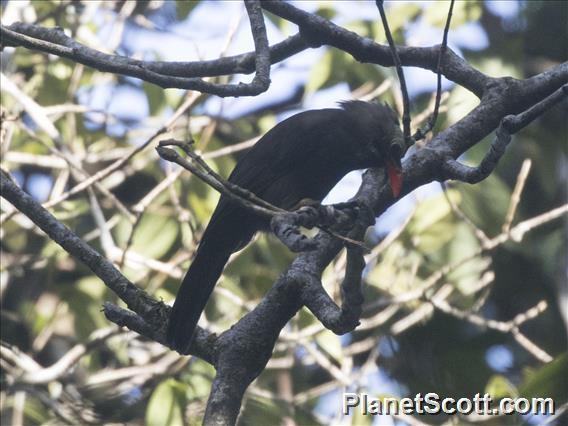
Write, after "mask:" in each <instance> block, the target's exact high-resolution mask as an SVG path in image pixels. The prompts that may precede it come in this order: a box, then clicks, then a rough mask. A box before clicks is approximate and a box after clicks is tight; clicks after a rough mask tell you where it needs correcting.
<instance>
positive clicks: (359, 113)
mask: <svg viewBox="0 0 568 426" xmlns="http://www.w3.org/2000/svg"><path fill="white" fill-rule="evenodd" d="M341 107H342V108H343V109H344V110H345V111H346V112H347V113H348V114H349V115H350V116H351V118H352V119H353V120H354V122H355V123H356V126H357V133H358V134H359V137H360V138H361V139H362V142H363V144H364V149H363V151H364V153H363V155H366V156H367V160H366V161H367V162H368V167H384V168H385V169H386V172H387V175H388V178H389V184H390V187H391V190H392V193H393V196H394V197H395V198H396V197H398V195H399V194H400V190H401V189H402V165H401V163H400V161H401V158H402V157H403V155H404V153H405V152H406V149H407V146H406V144H405V139H404V135H403V133H402V131H401V130H400V123H399V120H398V116H397V115H396V113H395V112H394V111H393V110H392V109H391V108H390V107H389V106H388V105H387V104H386V103H384V104H381V103H375V102H363V101H347V102H342V103H341Z"/></svg>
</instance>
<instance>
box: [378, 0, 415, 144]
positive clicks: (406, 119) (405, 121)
mask: <svg viewBox="0 0 568 426" xmlns="http://www.w3.org/2000/svg"><path fill="white" fill-rule="evenodd" d="M375 3H376V5H377V7H378V8H379V13H380V14H381V20H382V21H383V27H384V29H385V35H386V37H387V40H388V42H389V46H390V49H391V54H392V60H393V63H394V65H395V67H396V73H397V75H398V80H399V82H400V90H401V92H402V102H403V106H404V110H403V113H402V127H403V131H404V139H405V140H406V143H407V146H410V144H411V136H410V101H409V99H408V89H407V88H406V80H405V78H404V70H403V69H402V64H401V62H400V58H399V56H398V51H397V50H396V45H395V44H394V40H393V38H392V34H391V32H390V28H389V23H388V20H387V16H386V14H385V9H384V5H383V0H375Z"/></svg>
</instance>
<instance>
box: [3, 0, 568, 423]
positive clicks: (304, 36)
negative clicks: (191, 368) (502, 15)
mask: <svg viewBox="0 0 568 426" xmlns="http://www.w3.org/2000/svg"><path fill="white" fill-rule="evenodd" d="M260 6H261V7H262V8H264V9H265V10H267V11H269V12H271V13H274V14H276V15H278V16H280V17H282V18H284V19H287V20H289V21H290V22H293V23H295V24H297V25H298V27H299V34H298V35H296V36H293V37H291V38H289V39H287V40H286V41H284V42H282V43H279V44H277V45H274V46H273V47H272V48H269V47H268V43H267V42H265V40H264V37H265V30H264V29H263V24H261V20H260V18H261V16H259V3H258V2H248V3H247V11H248V12H249V18H250V21H251V29H252V31H253V33H254V34H255V42H257V44H256V54H251V53H248V54H244V55H239V56H235V57H230V58H224V59H219V60H216V61H207V62H204V63H199V64H198V63H189V64H187V63H186V64H185V65H186V66H185V67H184V65H182V63H173V64H165V63H155V62H144V61H133V60H130V59H127V58H123V57H119V56H115V55H105V54H102V53H101V52H97V51H93V50H92V49H88V48H86V47H85V46H82V45H80V44H79V43H77V42H75V41H74V40H72V39H70V38H68V37H67V36H65V35H64V34H63V31H62V30H60V29H45V28H41V27H38V26H29V25H24V24H14V25H12V26H10V27H2V30H1V31H2V33H1V34H2V37H3V43H4V45H12V46H16V45H19V46H25V47H28V48H30V49H36V50H41V51H44V52H49V53H54V54H56V55H59V56H62V57H67V58H70V59H73V60H75V61H77V62H79V63H83V64H86V65H89V66H92V67H95V68H97V69H100V70H102V71H108V72H115V73H121V74H126V75H132V76H135V77H138V78H142V79H144V80H147V81H150V82H153V83H156V84H159V85H161V86H162V87H181V88H191V89H194V90H201V91H203V92H207V93H213V94H217V95H219V96H241V95H254V94H257V93H260V92H261V91H263V90H266V88H267V85H268V81H269V80H268V75H267V74H268V71H267V69H268V68H269V67H268V62H270V63H275V62H277V61H278V60H282V59H283V58H285V57H288V56H290V55H292V54H294V53H297V52H299V51H301V50H304V49H306V48H307V47H319V46H322V45H329V46H333V47H335V48H338V49H341V50H343V51H345V52H348V53H349V54H351V55H352V56H353V57H354V58H355V59H357V60H358V61H359V62H368V63H374V64H378V65H382V66H393V59H392V55H391V51H390V49H389V48H388V47H387V46H382V45H379V44H377V43H374V42H373V41H371V40H369V39H366V38H364V37H360V36H359V35H357V34H355V33H353V32H351V31H348V30H346V29H344V28H341V27H339V26H337V25H335V24H333V23H332V22H330V21H329V20H326V19H324V18H322V17H319V16H316V15H313V14H311V13H308V12H304V11H302V10H300V9H297V8H295V7H294V6H292V5H290V4H288V3H284V2H272V1H267V2H262V3H261V4H260ZM397 51H398V53H399V56H400V61H401V64H402V65H405V66H417V67H421V68H425V69H429V70H431V71H433V72H435V71H436V70H437V69H440V72H441V74H442V75H444V76H445V77H446V78H448V79H450V80H452V81H454V82H456V83H457V84H460V85H462V86H463V87H465V88H467V89H468V90H470V91H471V92H473V93H474V94H476V95H477V96H478V97H479V98H480V103H479V105H478V106H477V107H476V108H474V109H473V110H472V111H471V112H470V113H468V114H467V115H466V116H465V117H463V118H462V119H461V120H459V121H458V122H457V123H455V124H454V125H452V126H451V127H449V128H448V129H446V130H445V131H443V132H441V133H439V134H438V135H436V136H435V137H434V138H433V140H432V141H431V142H430V143H429V144H428V145H426V146H425V147H422V148H417V149H416V150H415V151H414V152H413V153H412V154H410V155H409V156H408V158H407V159H406V160H405V161H404V163H403V169H404V182H405V184H404V187H403V189H402V191H403V194H405V193H408V192H410V191H412V190H414V189H415V188H417V187H418V186H421V185H423V184H426V183H428V182H431V181H433V180H444V179H445V178H447V177H448V170H454V169H455V168H454V169H452V168H451V167H450V168H448V164H454V165H455V160H456V159H457V158H458V157H459V156H460V155H461V154H463V153H464V152H465V151H467V150H468V149H469V148H470V147H472V146H473V145H475V144H476V143H478V142H479V141H480V140H481V139H482V138H484V137H485V136H487V135H488V134H490V133H491V132H492V131H494V130H495V129H496V128H497V127H498V126H499V125H500V123H502V122H503V123H504V125H505V123H509V125H510V126H511V127H507V130H508V132H509V134H510V133H514V132H516V131H518V130H520V129H521V128H522V127H524V126H525V125H527V124H528V123H530V122H531V121H532V120H534V119H535V118H536V117H538V116H540V115H541V114H542V113H544V112H545V111H546V110H547V109H548V108H550V107H551V106H552V105H554V104H555V103H556V102H558V101H559V100H560V99H562V98H563V97H565V96H566V91H567V89H566V85H567V84H568V63H563V64H560V65H558V66H556V67H553V68H551V69H550V70H548V71H546V72H544V73H542V74H539V75H536V76H533V77H531V78H528V79H526V80H517V79H513V78H511V77H504V78H493V77H490V76H487V75H485V74H483V73H481V72H480V71H478V70H476V69H474V68H473V67H472V66H470V65H469V64H468V63H467V62H466V61H465V60H464V59H462V58H460V57H459V56H457V55H456V54H455V53H454V52H453V51H451V50H450V49H447V50H446V52H445V54H444V60H443V61H442V63H441V64H439V61H438V58H439V51H440V47H439V46H433V47H426V48H416V47H397ZM253 62H254V64H255V69H256V71H257V76H256V77H255V80H253V83H251V84H250V85H237V86H235V85H211V84H209V83H205V82H203V81H202V80H200V79H195V78H194V77H191V78H189V77H187V75H188V74H190V75H191V74H192V73H193V75H194V76H196V75H200V76H204V75H219V74H220V73H236V72H250V70H251V66H252V65H251V64H252V63H253ZM184 68H185V69H184ZM168 73H169V74H168ZM181 74H183V75H184V76H180V75H181ZM225 86H230V87H225ZM514 115H516V116H515V117H511V118H506V117H508V116H514ZM504 119H505V121H503V120H504ZM497 139H498V141H497V142H496V143H498V144H499V146H500V147H502V145H503V144H504V141H505V139H506V138H504V137H501V138H500V137H498V138H497ZM505 145H506V143H505ZM499 152H500V151H495V152H494V153H491V152H490V153H489V154H488V158H489V160H491V161H490V162H491V164H490V166H491V167H489V168H487V167H482V168H483V169H484V173H483V176H481V177H484V176H485V175H486V174H488V173H486V172H487V170H488V171H489V172H491V170H493V168H494V167H495V165H496V164H497V161H498V158H499V156H498V155H496V153H497V154H498V153H499ZM489 160H488V162H489ZM488 164H489V163H488ZM454 171H455V170H454ZM0 177H1V190H2V196H3V197H4V198H6V199H7V200H8V201H9V202H10V203H12V204H13V205H14V206H15V207H16V208H17V209H18V210H20V211H21V212H23V213H24V214H26V215H27V216H28V217H29V218H30V219H31V220H32V221H33V222H34V223H35V224H36V225H38V226H39V227H40V228H41V229H42V230H44V232H46V233H47V234H48V235H49V237H50V238H52V239H53V240H54V241H56V242H57V243H58V244H60V245H61V246H62V247H63V248H64V249H65V250H66V251H68V252H69V253H71V254H72V255H73V256H75V257H76V258H77V259H78V260H80V261H81V262H83V263H84V264H85V265H87V266H88V267H89V268H90V269H91V270H92V271H93V273H95V274H96V275H97V276H98V277H100V278H101V279H102V280H103V281H104V282H105V284H106V285H107V286H108V287H109V288H110V289H112V290H113V291H114V292H115V293H116V294H117V295H118V296H119V297H120V298H121V299H122V300H124V301H125V302H126V304H127V306H128V308H129V309H130V310H131V311H132V312H131V311H128V310H125V309H122V308H119V307H115V306H113V305H108V304H107V305H105V307H104V310H105V315H107V317H108V318H109V319H110V320H111V321H113V322H116V323H118V324H121V325H126V326H127V327H129V328H131V329H133V330H135V331H138V332H140V333H141V334H143V335H145V336H147V337H148V338H151V339H153V340H156V341H158V342H162V343H163V342H164V341H165V339H164V328H165V325H166V322H167V318H168V314H169V307H168V306H166V305H164V304H163V303H161V302H158V301H156V300H154V299H153V298H151V297H150V296H149V295H148V294H146V293H145V292H144V291H143V290H141V289H138V288H137V287H136V286H135V285H134V284H132V283H131V282H130V281H128V280H127V279H126V278H125V277H124V276H122V275H121V274H120V272H119V271H118V270H117V269H116V268H115V267H114V266H113V265H112V264H111V263H110V262H108V261H107V260H106V259H104V258H103V257H102V256H101V255H100V254H99V253H97V252H96V251H95V250H94V249H93V248H91V247H90V246H89V245H88V244H86V243H85V242H83V241H82V240H81V239H79V238H78V237H77V236H76V235H75V234H73V232H71V231H70V230H69V229H68V228H66V227H65V226H64V225H62V224H61V223H60V222H58V221H57V220H56V219H55V218H54V217H53V216H52V215H51V214H50V213H48V212H47V211H46V210H45V209H43V208H42V207H41V206H40V205H39V204H38V203H37V202H36V201H34V200H33V199H32V198H31V197H30V196H29V195H27V194H26V193H25V192H23V191H22V190H21V189H20V188H18V187H17V185H15V184H14V182H12V181H11V179H10V177H9V176H8V175H7V174H6V173H5V172H2V173H1V176H0ZM450 177H453V178H458V179H462V180H468V177H467V173H461V174H460V173H458V172H456V173H453V172H452V173H451V175H450ZM474 181H475V179H474ZM354 200H356V201H357V202H358V203H360V204H362V205H367V206H371V207H372V210H373V212H374V214H375V215H376V216H378V215H380V214H382V213H383V212H384V211H385V210H386V209H387V208H388V207H389V206H391V205H392V204H393V203H394V201H395V200H394V199H393V198H392V193H391V191H390V189H389V188H388V186H387V185H386V182H385V177H384V173H383V172H382V171H380V170H369V171H368V172H366V173H365V175H364V178H363V183H362V186H361V188H360V190H359V192H358V193H357V195H356V196H355V198H354ZM365 228H366V224H364V223H360V224H359V227H358V229H357V232H355V235H354V237H355V238H358V239H360V238H361V236H362V235H363V232H364V230H365ZM315 243H316V247H315V250H313V251H309V252H303V253H301V254H299V255H298V256H297V257H296V259H295V260H294V261H293V262H292V264H291V265H290V267H289V268H288V269H287V270H286V271H285V272H284V273H283V274H282V275H281V276H280V278H279V279H278V280H277V281H276V283H275V284H274V286H273V287H272V288H271V290H270V291H269V292H268V293H267V294H266V296H265V297H264V299H263V300H262V301H261V302H260V303H259V304H258V306H257V307H256V308H255V309H254V310H252V311H251V312H250V313H249V314H247V315H246V316H245V317H243V318H242V319H241V320H240V321H239V322H238V323H237V324H235V325H234V326H233V327H232V328H231V329H229V330H227V331H225V332H224V333H222V334H221V335H219V336H215V335H212V334H209V333H207V332H206V331H204V330H201V329H199V331H198V334H197V338H196V339H195V342H194V344H193V346H192V349H191V353H192V354H194V355H196V356H199V357H201V358H203V359H205V360H206V361H208V362H210V363H212V364H213V365H214V366H215V368H216V370H217V374H216V377H215V380H214V382H213V387H212V391H211V395H210V399H209V402H208V405H207V411H206V415H205V423H206V424H213V423H215V424H234V423H235V422H236V418H237V415H238V412H239V409H240V405H241V400H242V397H243V394H244V392H245V390H246V389H247V387H248V386H249V384H250V383H251V382H252V381H253V380H254V379H255V378H256V377H257V376H258V375H259V374H260V372H262V370H263V369H264V367H265V366H266V363H267V362H268V360H269V359H270V357H271V355H272V350H273V348H274V344H275V342H276V340H277V338H278V336H279V334H280V331H281V330H282V328H283V327H284V326H285V325H286V323H287V322H288V321H289V320H290V319H291V318H292V317H293V316H294V315H295V314H296V313H297V311H298V310H299V309H300V308H301V307H302V306H303V305H307V306H308V307H310V308H311V309H312V310H313V311H314V312H315V313H318V316H319V317H320V319H321V320H322V322H323V323H324V324H326V326H328V327H329V328H331V329H332V330H335V331H337V332H340V333H343V332H346V331H349V330H350V329H352V327H353V326H354V325H355V324H356V322H357V321H358V316H359V314H360V312H358V309H359V308H358V305H359V304H360V297H359V296H360V294H359V289H358V284H359V282H358V280H357V279H356V277H357V276H358V277H360V272H361V263H360V254H358V253H357V251H356V250H357V249H354V248H350V249H349V253H348V267H347V272H346V277H345V280H344V284H343V286H342V288H343V291H344V293H343V294H344V306H343V307H342V308H341V310H339V308H338V307H337V306H336V305H335V304H334V303H333V301H331V299H329V298H328V299H326V298H325V296H324V297H321V296H322V295H323V293H321V292H319V291H317V292H316V293H314V294H315V295H316V296H317V299H318V300H319V301H318V302H317V303H316V301H314V300H315V299H314V294H312V293H311V292H312V291H314V290H313V289H315V288H317V287H318V286H320V283H319V277H320V276H321V274H322V272H323V270H324V269H325V267H326V266H327V265H328V264H329V263H330V262H331V261H332V260H333V258H334V257H335V256H336V255H337V254H338V253H339V251H340V250H341V249H342V247H343V243H342V242H341V241H339V240H338V239H336V238H334V237H333V236H332V235H329V234H327V233H325V232H320V233H319V234H318V235H317V236H316V238H315ZM320 305H321V306H320ZM322 307H323V308H322ZM327 309H331V310H329V311H328V310H327ZM337 324H339V325H337Z"/></svg>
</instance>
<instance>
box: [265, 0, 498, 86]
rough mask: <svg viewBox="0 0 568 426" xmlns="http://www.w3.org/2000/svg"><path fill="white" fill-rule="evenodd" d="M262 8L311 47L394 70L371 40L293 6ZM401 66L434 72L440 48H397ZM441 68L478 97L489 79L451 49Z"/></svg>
mask: <svg viewBox="0 0 568 426" xmlns="http://www.w3.org/2000/svg"><path fill="white" fill-rule="evenodd" d="M262 7H263V8H264V9H265V10H267V11H269V12H272V13H274V14H275V15H278V16H280V17H281V18H284V19H287V20H288V21H291V22H293V23H295V24H296V25H298V27H299V28H300V34H301V35H302V36H303V37H304V40H305V41H306V42H307V43H308V44H309V45H310V46H311V47H320V46H324V45H328V46H333V47H336V48H338V49H340V50H343V51H345V52H347V53H349V54H351V55H352V56H353V57H354V58H355V59H356V60H357V61H359V62H364V63H372V64H377V65H383V66H389V67H390V66H393V65H394V62H393V58H392V54H391V50H390V49H389V47H388V46H383V45H380V44H377V43H375V42H373V41H372V40H370V39H368V38H365V37H361V36H359V35H358V34H356V33H354V32H352V31H349V30H346V29H345V28H342V27H340V26H338V25H336V24H334V23H333V22H331V21H329V20H327V19H325V18H322V17H320V16H317V15H314V14H312V13H309V12H305V11H303V10H301V9H298V8H296V7H294V6H293V5H291V4H289V3H285V2H280V1H263V2H262ZM397 51H398V54H399V57H400V61H401V64H402V65H404V66H415V67H420V68H425V69H428V70H431V71H432V72H436V69H437V65H438V56H439V52H440V46H432V47H406V46H397ZM444 56H445V58H444V61H443V63H442V66H441V72H442V74H443V75H444V76H445V77H446V78H447V79H449V80H451V81H454V82H456V83H457V84H459V85H461V86H463V87H465V88H466V89H468V90H470V91H472V92H473V93H475V94H476V95H477V96H478V97H481V96H482V94H483V92H484V90H485V85H486V84H487V82H488V81H489V80H490V77H488V76H486V75H484V74H483V73H481V72H479V71H477V70H476V69H475V68H473V67H472V66H471V65H469V64H468V63H467V62H466V61H465V60H464V59H462V58H460V57H459V56H458V55H456V54H455V53H454V52H453V51H452V50H451V49H448V50H447V51H446V54H445V55H444Z"/></svg>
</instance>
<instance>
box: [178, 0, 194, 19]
mask: <svg viewBox="0 0 568 426" xmlns="http://www.w3.org/2000/svg"><path fill="white" fill-rule="evenodd" d="M198 4H199V0H176V15H177V19H178V21H183V20H184V19H186V18H187V17H188V16H189V14H190V13H191V11H192V10H193V9H194V8H195V6H197V5H198Z"/></svg>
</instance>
